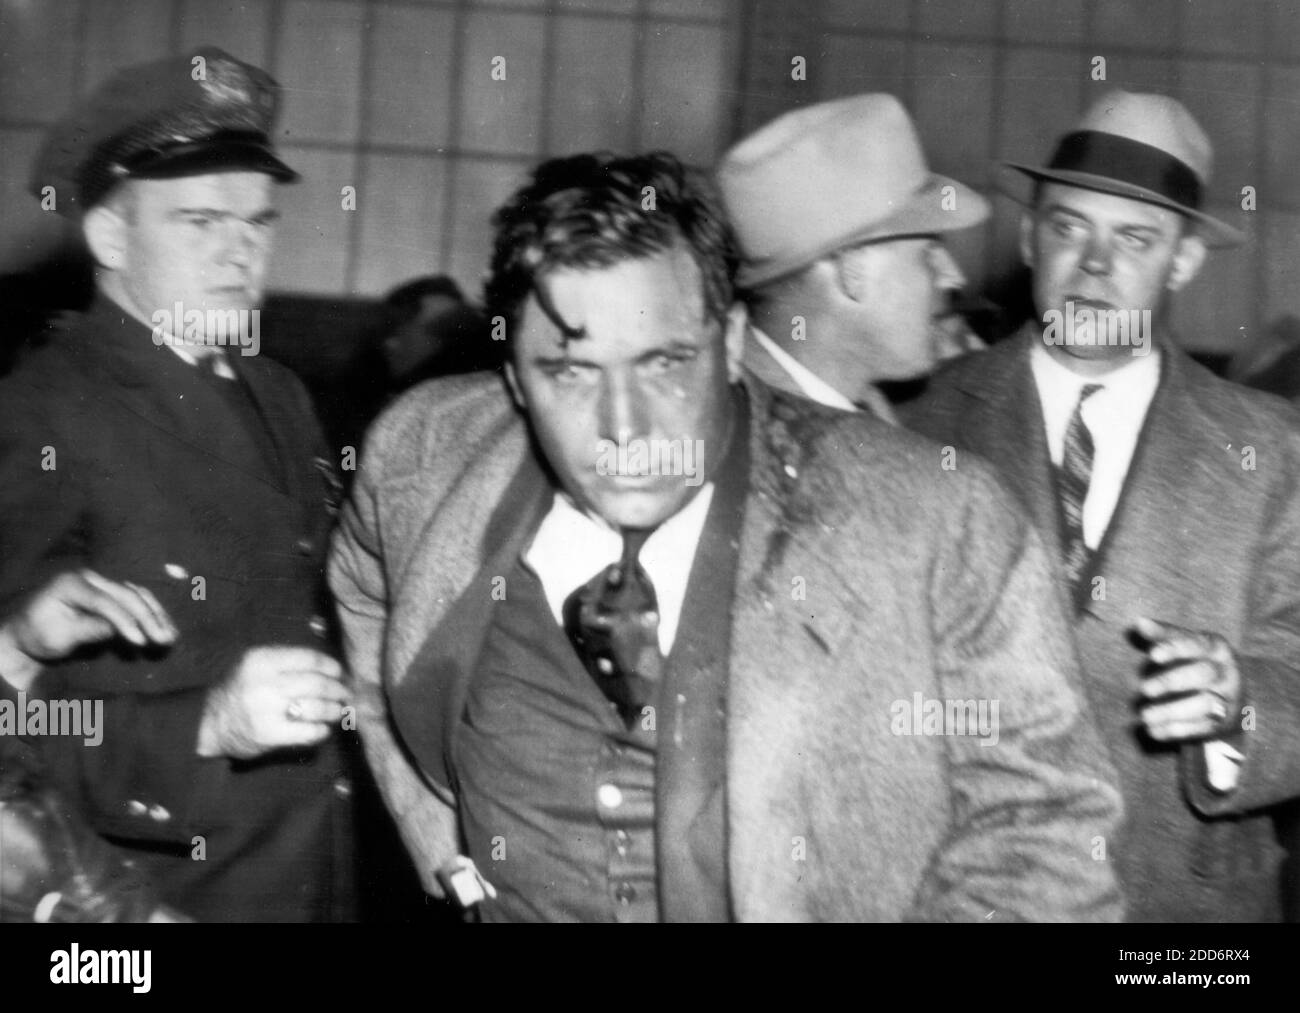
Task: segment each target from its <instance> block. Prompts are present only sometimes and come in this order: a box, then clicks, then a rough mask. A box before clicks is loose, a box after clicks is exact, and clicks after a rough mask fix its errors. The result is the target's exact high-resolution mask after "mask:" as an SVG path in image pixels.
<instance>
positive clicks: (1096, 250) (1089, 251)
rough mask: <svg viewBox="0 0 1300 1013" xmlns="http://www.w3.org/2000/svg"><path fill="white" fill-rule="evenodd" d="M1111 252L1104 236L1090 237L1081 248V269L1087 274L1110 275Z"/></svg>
mask: <svg viewBox="0 0 1300 1013" xmlns="http://www.w3.org/2000/svg"><path fill="white" fill-rule="evenodd" d="M1112 256H1113V252H1112V250H1111V248H1110V243H1109V242H1107V241H1106V238H1105V237H1104V236H1099V235H1096V234H1094V235H1092V236H1090V237H1089V239H1088V243H1087V245H1086V246H1085V247H1084V248H1083V263H1082V265H1081V266H1082V267H1083V269H1084V271H1086V272H1087V273H1088V274H1110V268H1111V259H1112Z"/></svg>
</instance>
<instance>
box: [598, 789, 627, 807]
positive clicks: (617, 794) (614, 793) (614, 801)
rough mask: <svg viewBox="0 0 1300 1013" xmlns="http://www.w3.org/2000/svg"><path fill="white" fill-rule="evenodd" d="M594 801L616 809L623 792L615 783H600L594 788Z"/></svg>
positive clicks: (621, 802) (621, 799) (620, 802)
mask: <svg viewBox="0 0 1300 1013" xmlns="http://www.w3.org/2000/svg"><path fill="white" fill-rule="evenodd" d="M596 801H597V802H599V803H600V804H601V805H602V806H604V807H605V808H606V809H617V808H618V807H619V806H621V805H622V804H623V793H622V792H621V791H620V790H619V787H618V785H616V784H602V785H601V786H600V787H599V788H597V789H596Z"/></svg>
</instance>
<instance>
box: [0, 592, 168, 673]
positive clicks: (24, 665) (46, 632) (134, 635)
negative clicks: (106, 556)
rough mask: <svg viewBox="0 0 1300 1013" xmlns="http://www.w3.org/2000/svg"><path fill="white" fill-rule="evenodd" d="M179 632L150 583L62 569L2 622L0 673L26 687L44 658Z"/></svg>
mask: <svg viewBox="0 0 1300 1013" xmlns="http://www.w3.org/2000/svg"><path fill="white" fill-rule="evenodd" d="M178 635H179V634H178V632H177V629H176V626H175V624H174V623H173V622H172V620H171V617H170V616H169V615H168V614H167V611H166V609H164V608H163V607H162V605H161V604H159V602H158V599H157V598H155V597H154V596H153V594H152V592H150V591H149V589H148V588H145V587H141V586H140V585H138V584H132V583H130V582H129V581H124V582H122V583H116V582H114V581H111V580H107V579H106V578H104V577H101V576H100V575H99V574H97V573H95V572H94V571H93V570H77V571H74V572H69V573H62V574H60V575H59V576H57V577H55V578H54V579H53V580H52V581H50V582H49V583H48V584H46V585H45V586H44V587H43V588H41V589H40V590H39V591H37V592H36V593H35V594H34V595H32V597H31V598H29V599H28V600H27V603H26V604H25V605H24V606H23V608H22V609H21V610H20V611H19V612H17V613H16V614H15V615H13V616H11V617H9V618H8V619H6V620H5V621H4V622H3V623H0V677H3V678H4V679H5V680H6V681H7V682H9V683H10V684H11V685H13V686H14V687H15V688H16V689H20V690H25V689H27V687H28V686H29V685H31V682H32V680H33V679H35V678H36V676H37V674H39V672H40V670H41V666H42V665H44V664H45V663H46V662H50V661H57V660H59V659H61V658H66V657H67V656H68V655H70V654H71V653H72V652H73V651H75V650H77V649H78V648H80V647H84V646H86V645H87V644H94V643H99V642H101V641H105V640H111V639H113V638H114V637H121V638H122V639H123V640H126V641H128V642H129V643H132V644H134V645H135V646H136V647H145V646H147V645H149V644H160V645H167V644H171V643H173V642H175V640H176V637H177V636H178Z"/></svg>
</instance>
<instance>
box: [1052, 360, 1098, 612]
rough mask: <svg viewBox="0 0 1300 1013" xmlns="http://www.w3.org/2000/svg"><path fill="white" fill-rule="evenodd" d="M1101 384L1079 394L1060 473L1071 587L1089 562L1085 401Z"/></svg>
mask: <svg viewBox="0 0 1300 1013" xmlns="http://www.w3.org/2000/svg"><path fill="white" fill-rule="evenodd" d="M1101 388H1102V385H1101V384H1099V383H1087V384H1084V385H1083V389H1082V390H1080V391H1079V403H1078V404H1076V405H1075V406H1074V414H1073V415H1071V416H1070V424H1069V425H1068V426H1067V427H1066V429H1065V453H1064V454H1063V455H1062V457H1061V467H1060V469H1059V470H1058V472H1057V478H1058V485H1059V488H1060V493H1061V514H1062V516H1063V518H1064V520H1065V532H1064V533H1065V546H1064V548H1065V573H1066V577H1067V579H1068V580H1069V582H1070V587H1072V588H1073V587H1075V586H1076V585H1077V584H1078V583H1079V578H1080V577H1081V576H1082V575H1083V568H1084V566H1085V564H1086V563H1087V562H1088V546H1087V543H1086V542H1084V540H1083V504H1084V500H1086V499H1087V498H1088V483H1089V482H1090V481H1091V480H1092V458H1093V452H1094V448H1093V443H1092V433H1090V432H1089V431H1088V427H1087V425H1086V424H1085V423H1084V421H1083V402H1085V401H1086V400H1088V398H1090V397H1092V395H1093V394H1095V393H1097V391H1099V390H1101Z"/></svg>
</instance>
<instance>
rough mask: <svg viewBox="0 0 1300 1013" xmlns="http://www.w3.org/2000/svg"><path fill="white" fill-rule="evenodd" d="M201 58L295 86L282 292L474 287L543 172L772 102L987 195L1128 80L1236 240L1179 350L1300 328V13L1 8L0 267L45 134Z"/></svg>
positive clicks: (755, 2)
mask: <svg viewBox="0 0 1300 1013" xmlns="http://www.w3.org/2000/svg"><path fill="white" fill-rule="evenodd" d="M208 41H210V42H215V43H217V44H219V45H223V46H225V47H226V48H228V49H230V50H231V51H232V52H234V53H235V54H236V55H238V56H240V57H242V58H244V59H247V60H250V61H252V62H254V63H259V64H261V65H263V66H265V67H267V68H268V69H269V70H271V72H272V73H273V74H274V75H275V76H276V77H277V78H278V79H279V80H280V81H281V83H282V84H283V85H284V86H285V88H286V107H285V117H284V120H283V123H282V127H283V135H282V138H281V141H282V144H283V146H284V148H285V151H286V157H287V159H288V160H289V161H290V162H291V164H293V165H294V166H295V167H297V168H299V169H300V170H301V171H302V172H303V175H304V176H305V182H303V183H301V184H299V185H297V186H295V187H290V188H287V189H286V191H285V198H286V201H285V204H286V206H285V211H286V214H285V217H284V224H283V227H282V229H281V232H280V240H279V250H278V253H277V258H276V261H275V273H274V276H273V279H272V281H273V284H274V285H275V286H276V287H278V288H281V289H287V290H296V291H306V292H315V293H354V294H360V295H374V294H378V293H381V292H383V291H384V290H385V289H387V288H389V287H390V286H392V285H393V284H395V283H397V282H399V281H402V280H404V279H406V278H409V277H411V276H413V275H416V274H421V273H427V272H435V271H448V272H450V273H452V274H454V275H455V276H456V277H457V278H459V279H460V280H461V281H462V283H464V284H466V285H468V286H469V287H471V288H477V284H478V280H479V278H480V276H481V272H482V270H483V267H484V264H485V261H486V256H487V249H488V231H487V217H488V215H489V213H490V211H491V209H492V207H493V206H494V205H495V204H496V203H498V202H499V201H500V200H501V199H502V198H503V197H504V196H505V195H506V194H507V193H508V192H509V190H510V189H511V187H512V186H513V185H514V184H516V183H517V182H518V181H519V180H520V177H521V173H522V172H523V171H524V170H525V169H526V168H527V167H528V166H529V165H530V164H531V163H532V162H534V161H536V160H537V159H538V158H540V157H542V156H544V155H548V154H556V153H561V152H566V151H576V150H584V149H589V148H594V147H605V148H613V149H625V150H626V149H640V148H648V147H656V146H663V147H669V148H672V149H674V150H676V151H678V152H679V153H681V154H682V155H684V156H685V157H687V158H688V159H690V160H691V161H694V162H696V163H697V164H708V163H710V162H711V161H712V160H713V159H714V158H715V157H716V156H717V154H719V153H720V151H722V150H723V149H724V148H725V147H726V146H727V145H728V144H729V143H730V141H731V140H732V139H734V138H735V137H736V136H738V135H739V134H740V133H741V132H743V131H745V130H747V129H750V128H752V127H753V126H756V125H757V124H759V123H761V122H763V121H764V120H765V119H767V118H769V117H770V116H772V115H774V114H776V113H777V112H780V111H781V110H783V109H786V108H789V107H791V106H793V105H798V104H803V103H807V102H812V101H817V100H819V99H821V98H827V97H833V96H838V95H843V94H849V93H853V92H856V91H865V90H888V91H892V92H895V93H896V94H898V95H899V96H900V97H902V99H903V101H904V102H905V103H906V104H907V106H908V107H909V108H910V109H911V110H912V111H913V113H914V115H915V117H916V119H917V121H918V125H919V127H920V131H921V134H922V137H923V140H924V141H925V144H926V146H927V149H928V151H929V152H930V156H931V160H932V163H933V165H934V166H935V168H936V169H937V170H938V171H941V172H946V173H949V174H951V175H954V176H957V177H959V178H961V179H963V180H965V181H967V182H969V183H972V184H973V185H976V186H978V187H979V188H981V189H983V190H985V191H986V192H989V193H992V192H994V190H993V187H994V183H995V176H994V172H993V168H992V166H993V163H994V160H997V159H1018V160H1031V161H1035V160H1041V159H1043V158H1045V157H1046V155H1047V153H1048V151H1047V149H1048V148H1049V146H1050V142H1051V139H1052V137H1053V136H1054V135H1056V134H1058V133H1060V132H1061V131H1062V130H1064V129H1065V128H1066V127H1068V126H1069V125H1070V123H1071V122H1072V121H1073V120H1074V119H1075V118H1077V116H1078V115H1079V113H1080V112H1081V111H1082V109H1083V108H1084V107H1085V106H1086V105H1087V104H1088V103H1089V102H1090V101H1091V99H1092V98H1094V97H1095V96H1096V95H1097V94H1099V93H1100V91H1101V90H1102V89H1103V88H1105V87H1109V86H1113V85H1125V86H1129V87H1134V88H1157V89H1160V90H1164V91H1167V92H1170V93H1173V94H1175V95H1177V96H1178V97H1180V98H1181V99H1182V100H1183V101H1184V102H1185V103H1186V104H1187V105H1188V106H1189V107H1190V108H1191V109H1192V111H1193V112H1194V113H1195V114H1196V115H1197V116H1198V118H1200V119H1201V121H1202V123H1203V124H1204V125H1205V127H1206V128H1207V130H1209V132H1210V133H1211V135H1212V137H1213V139H1214V141H1215V143H1216V148H1217V152H1218V169H1217V172H1216V181H1215V185H1214V187H1213V192H1212V198H1213V203H1214V210H1215V211H1216V212H1217V213H1220V214H1222V215H1223V216H1225V217H1228V218H1229V219H1230V220H1232V221H1234V222H1236V223H1237V224H1238V225H1240V226H1241V227H1243V228H1244V229H1246V231H1247V232H1249V233H1250V235H1251V237H1252V242H1251V244H1250V245H1249V246H1247V247H1245V248H1244V249H1241V250H1238V251H1235V252H1226V253H1218V254H1216V255H1214V256H1213V257H1212V259H1211V262H1210V264H1209V266H1208V268H1207V270H1206V272H1205V273H1204V275H1203V277H1202V279H1200V280H1199V281H1198V282H1197V283H1196V285H1195V286H1193V288H1192V289H1191V290H1190V291H1189V292H1187V293H1186V294H1185V295H1184V297H1183V298H1182V299H1181V305H1180V313H1179V315H1180V317H1181V319H1182V321H1183V323H1184V324H1185V326H1186V329H1187V332H1188V335H1189V336H1190V337H1193V338H1194V339H1196V340H1195V343H1197V344H1200V345H1201V346H1203V347H1207V348H1228V347H1231V344H1232V343H1234V342H1239V341H1240V340H1241V338H1240V333H1241V332H1240V330H1239V329H1241V328H1244V329H1245V331H1246V334H1247V335H1248V336H1249V335H1253V334H1255V333H1257V332H1258V331H1259V329H1260V328H1261V327H1263V326H1264V325H1267V324H1268V323H1269V322H1270V321H1273V320H1275V319H1276V318H1278V317H1279V316H1281V315H1284V314H1287V313H1291V314H1297V315H1300V284H1298V282H1300V278H1297V275H1296V269H1297V265H1300V174H1298V173H1297V172H1296V170H1295V166H1296V164H1297V163H1298V162H1300V4H1296V3H1294V2H1292V0H805V2H798V0H425V2H419V0H129V2H128V0H0V272H6V271H13V270H16V269H19V268H21V267H23V266H24V265H25V264H27V263H29V262H31V261H32V260H34V259H38V258H39V257H41V256H42V255H44V254H45V253H47V252H48V251H50V250H51V249H54V248H56V247H57V245H58V244H59V243H60V242H61V241H63V239H64V237H63V236H62V235H61V232H60V226H59V223H58V222H56V221H54V220H53V218H54V216H52V215H48V214H44V213H42V212H41V211H40V210H39V209H38V207H37V205H36V203H35V202H34V201H33V200H31V199H30V198H28V197H26V196H25V195H24V194H23V192H22V191H23V186H24V181H25V178H26V175H27V172H28V167H29V165H30V162H31V158H32V156H33V154H34V152H35V149H36V146H37V144H38V142H39V138H40V135H41V130H42V128H43V126H44V124H46V123H48V122H49V121H50V120H51V119H52V118H54V117H56V116H57V115H59V114H60V113H61V112H62V111H63V110H64V109H66V108H67V107H68V105H69V104H70V103H71V102H72V101H73V99H74V97H75V96H76V95H78V94H80V93H82V92H84V91H85V89H87V88H89V87H91V86H93V85H94V84H95V83H97V82H98V81H100V80H102V79H103V77H104V76H105V75H106V74H107V73H109V72H110V71H111V70H112V68H114V67H116V66H119V65H121V64H123V63H127V62H131V61H135V60H143V59H149V58H153V57H155V56H156V55H158V54H160V53H166V52H180V51H183V50H184V49H186V48H188V47H190V46H192V45H195V44H197V43H200V42H208ZM498 56H500V57H504V58H505V69H506V79H505V80H504V81H494V80H493V79H492V63H493V58H494V57H498ZM794 56H803V57H804V58H805V60H806V63H807V79H806V80H805V81H795V80H792V78H791V74H790V71H791V59H792V58H793V57H794ZM1094 56H1104V57H1105V58H1106V63H1107V80H1106V82H1104V83H1099V82H1094V81H1092V80H1090V78H1089V71H1090V67H1091V61H1092V59H1093V57H1094ZM1247 185H1250V186H1254V187H1255V188H1256V191H1257V200H1258V208H1259V210H1257V211H1256V212H1254V213H1248V212H1242V211H1241V210H1240V209H1239V204H1238V200H1239V194H1240V191H1241V188H1242V187H1243V186H1247ZM345 186H353V187H355V188H356V191H357V209H356V210H355V211H345V210H343V207H342V203H343V202H342V199H341V196H340V192H341V190H342V188H343V187H345ZM1015 221H1016V207H1015V205H1014V204H1013V203H1011V202H1010V201H1008V200H1006V199H1005V198H1001V197H999V198H998V200H997V206H996V213H995V215H994V217H993V219H992V220H991V221H990V223H989V224H988V225H987V227H986V228H984V229H982V230H973V231H972V232H971V233H970V234H968V235H964V236H962V237H960V238H959V240H958V242H957V243H956V249H957V252H958V255H959V257H960V258H961V260H962V262H963V264H964V265H965V266H966V267H967V268H968V271H969V273H970V274H971V275H972V277H973V278H974V279H975V280H976V281H977V282H978V283H980V284H981V285H984V286H988V287H990V288H992V289H994V290H997V289H998V287H999V286H1000V285H1002V284H1004V283H1005V279H1006V278H1007V277H1008V276H1009V275H1011V273H1012V272H1013V269H1014V266H1015V263H1016V256H1015V250H1014V232H1015Z"/></svg>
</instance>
